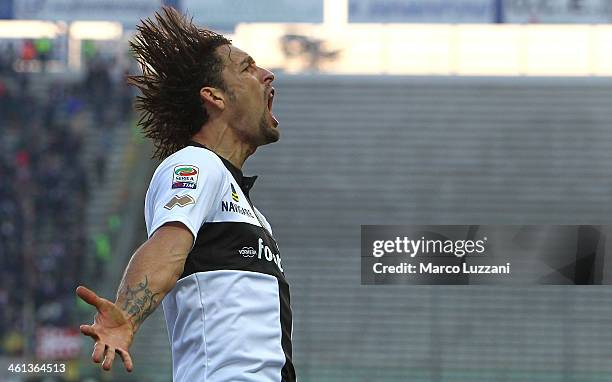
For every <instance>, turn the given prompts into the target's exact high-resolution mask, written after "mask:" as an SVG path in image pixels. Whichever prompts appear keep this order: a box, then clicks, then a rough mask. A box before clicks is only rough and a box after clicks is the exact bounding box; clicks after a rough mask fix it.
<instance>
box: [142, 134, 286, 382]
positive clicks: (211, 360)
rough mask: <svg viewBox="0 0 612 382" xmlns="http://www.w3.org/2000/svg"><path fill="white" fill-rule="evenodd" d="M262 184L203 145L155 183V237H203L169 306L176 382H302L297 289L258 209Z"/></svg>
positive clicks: (174, 161)
mask: <svg viewBox="0 0 612 382" xmlns="http://www.w3.org/2000/svg"><path fill="white" fill-rule="evenodd" d="M254 181H255V177H245V176H243V175H242V172H241V171H240V170H239V169H238V168H236V167H234V166H233V165H232V164H231V163H230V162H229V161H227V160H225V159H224V158H221V157H219V156H217V155H216V154H215V153H214V152H212V151H210V150H208V149H206V148H205V147H203V146H201V145H199V144H198V143H196V142H192V143H191V145H190V146H187V147H185V148H184V149H182V150H179V151H178V152H176V153H174V154H172V155H171V156H169V157H168V158H166V159H165V160H164V161H163V162H162V163H161V164H160V165H159V167H158V168H157V170H156V171H155V173H154V174H153V178H152V179H151V184H150V185H149V189H148V191H147V196H146V199H145V221H146V225H147V232H148V235H149V237H150V236H151V235H153V233H154V232H155V230H157V229H158V228H159V227H161V226H162V225H164V224H165V223H167V222H172V221H179V222H181V223H183V224H185V226H187V228H189V230H190V231H191V232H192V233H193V236H194V244H193V248H192V250H191V252H190V253H189V255H188V256H187V260H186V262H185V268H184V272H183V274H182V276H181V277H180V279H179V280H178V282H177V283H176V285H175V287H174V288H173V289H172V291H171V292H170V293H169V294H168V295H166V297H165V298H164V300H163V302H162V304H163V308H164V315H165V318H166V324H167V327H168V335H169V337H170V342H171V346H172V364H173V376H174V381H179V382H183V381H185V382H192V381H201V382H229V381H231V382H237V381H243V382H264V381H265V382H268V381H269V382H273V381H278V382H293V381H295V371H294V368H293V364H292V360H291V330H292V321H291V308H290V303H289V284H288V283H287V281H286V280H285V275H284V272H283V264H282V261H281V257H280V252H279V249H278V245H277V244H276V241H275V239H274V237H273V236H272V229H271V227H270V224H268V222H267V221H266V219H265V217H264V216H263V215H262V214H261V213H260V212H259V211H258V210H257V209H256V208H255V207H254V206H253V205H252V203H251V201H250V199H249V190H250V189H251V187H252V186H253V183H254Z"/></svg>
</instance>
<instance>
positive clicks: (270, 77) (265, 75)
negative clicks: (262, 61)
mask: <svg viewBox="0 0 612 382" xmlns="http://www.w3.org/2000/svg"><path fill="white" fill-rule="evenodd" d="M259 70H260V72H261V82H263V83H264V84H270V83H272V81H274V73H272V72H271V71H270V70H268V69H266V68H259Z"/></svg>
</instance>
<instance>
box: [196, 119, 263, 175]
mask: <svg viewBox="0 0 612 382" xmlns="http://www.w3.org/2000/svg"><path fill="white" fill-rule="evenodd" d="M191 139H192V140H193V141H195V142H198V143H199V144H201V145H203V146H205V147H206V148H207V149H209V150H211V151H213V152H214V153H215V154H217V155H219V156H220V157H222V158H224V159H227V160H228V161H229V162H230V163H231V164H233V165H234V166H236V167H237V168H239V169H242V166H243V165H244V162H245V161H246V160H247V158H248V157H249V156H250V155H251V154H253V153H254V152H255V147H253V145H250V144H247V143H245V142H243V141H242V140H240V139H239V137H238V136H237V135H236V134H235V133H234V131H233V130H232V129H230V128H229V126H228V125H223V126H221V125H213V124H206V125H204V126H202V128H201V129H200V131H198V132H197V133H196V134H195V135H194V136H193V137H191Z"/></svg>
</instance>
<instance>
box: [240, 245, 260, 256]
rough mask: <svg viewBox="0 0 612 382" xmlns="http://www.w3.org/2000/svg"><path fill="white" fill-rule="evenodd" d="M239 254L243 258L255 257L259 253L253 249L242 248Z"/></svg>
mask: <svg viewBox="0 0 612 382" xmlns="http://www.w3.org/2000/svg"><path fill="white" fill-rule="evenodd" d="M238 253H239V254H241V255H242V257H255V255H256V254H257V251H255V248H253V247H242V248H241V249H239V250H238Z"/></svg>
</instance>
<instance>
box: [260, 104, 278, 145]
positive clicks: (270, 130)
mask: <svg viewBox="0 0 612 382" xmlns="http://www.w3.org/2000/svg"><path fill="white" fill-rule="evenodd" d="M268 113H269V111H268V109H265V110H264V112H263V113H262V114H261V118H259V131H260V133H261V136H262V138H263V143H262V145H266V144H268V143H274V142H276V141H278V139H279V131H278V130H277V129H276V128H275V127H272V126H270V121H269V118H268Z"/></svg>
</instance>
